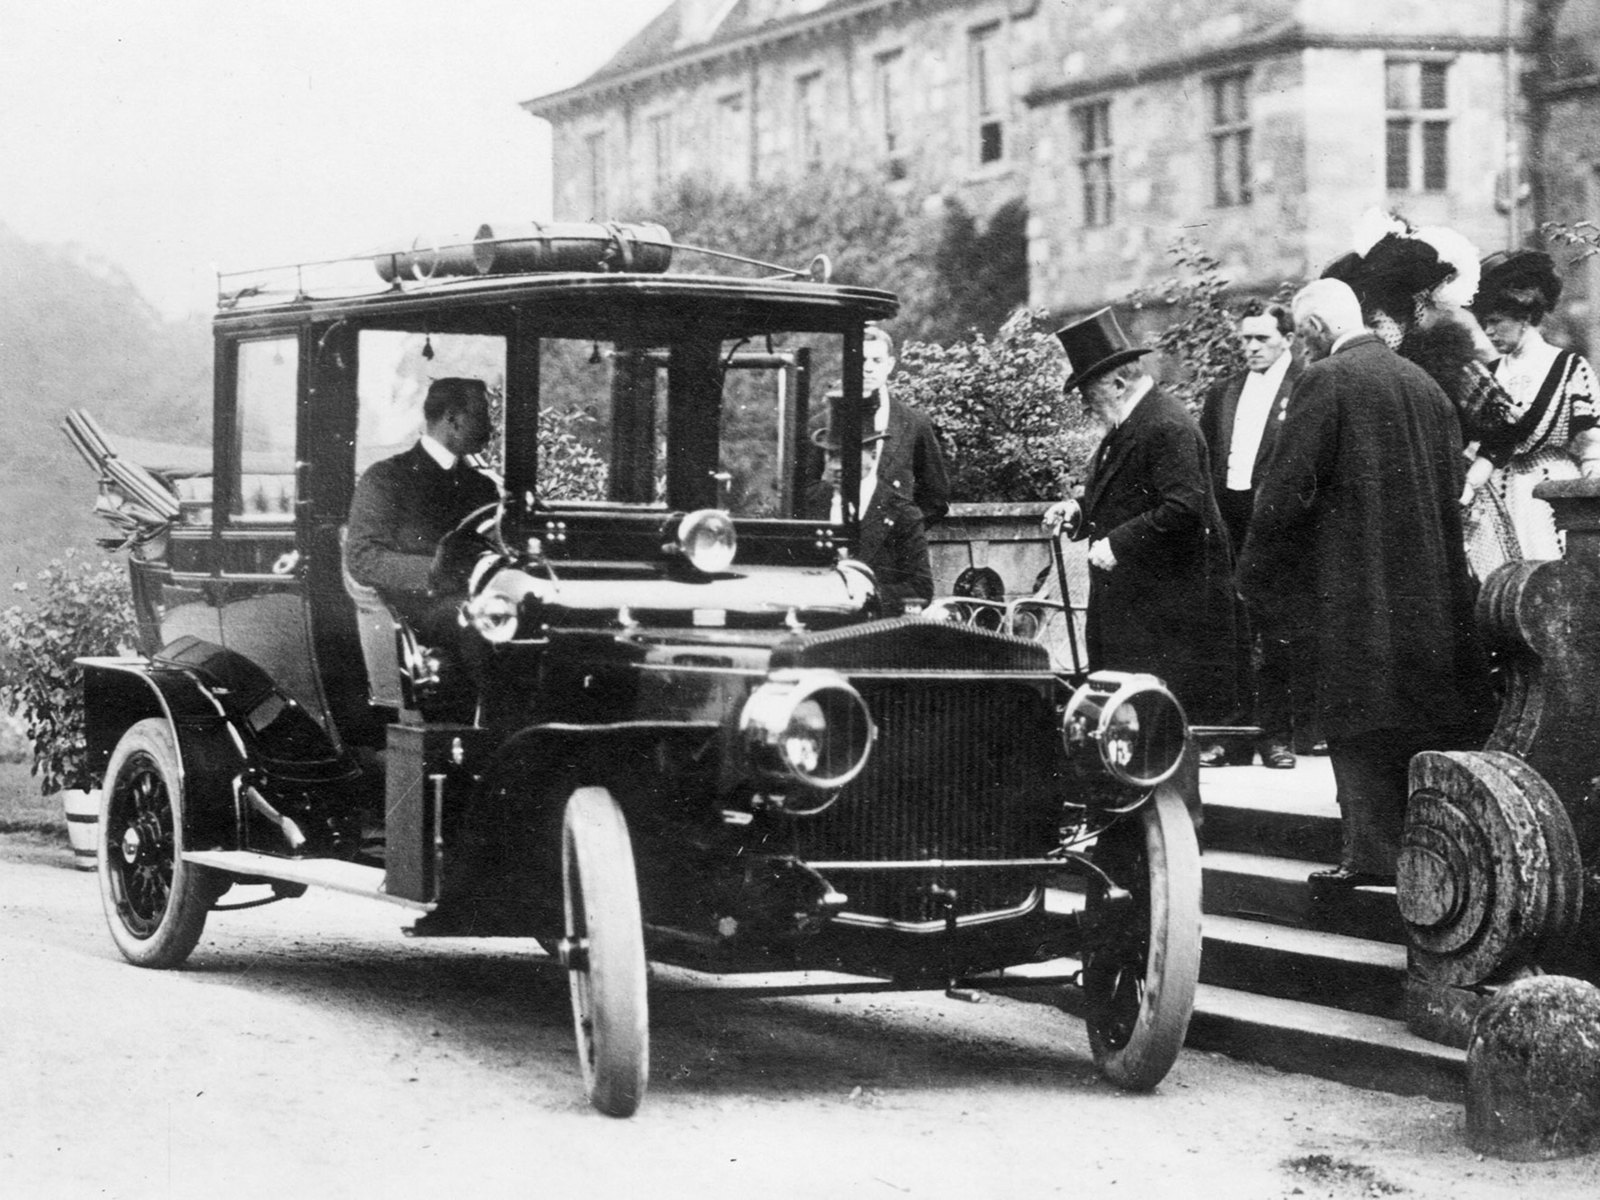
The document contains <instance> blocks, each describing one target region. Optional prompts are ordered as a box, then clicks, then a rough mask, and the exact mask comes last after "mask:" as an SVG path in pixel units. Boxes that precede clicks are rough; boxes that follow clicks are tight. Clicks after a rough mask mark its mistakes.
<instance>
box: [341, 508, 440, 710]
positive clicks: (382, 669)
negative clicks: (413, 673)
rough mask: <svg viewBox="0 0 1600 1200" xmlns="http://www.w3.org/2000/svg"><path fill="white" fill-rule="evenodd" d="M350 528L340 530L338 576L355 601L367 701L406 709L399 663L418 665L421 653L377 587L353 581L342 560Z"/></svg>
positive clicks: (347, 567) (406, 627)
mask: <svg viewBox="0 0 1600 1200" xmlns="http://www.w3.org/2000/svg"><path fill="white" fill-rule="evenodd" d="M348 536H349V529H348V528H347V527H346V526H343V525H341V526H340V527H339V577H340V579H342V580H343V581H344V590H345V594H346V595H348V596H349V597H350V599H352V600H354V601H355V605H356V624H357V626H358V627H359V628H360V631H361V657H362V660H363V661H364V662H365V663H366V666H367V700H368V703H370V704H372V705H373V706H374V707H378V708H393V709H401V710H403V709H406V708H409V707H410V705H408V704H407V703H406V696H405V690H404V688H403V685H402V682H401V665H400V664H401V662H402V661H404V662H406V663H407V664H412V663H417V662H419V661H421V659H422V650H421V648H420V647H419V646H418V644H417V638H416V635H415V634H414V633H412V632H411V627H410V626H409V625H407V624H406V623H405V622H404V621H402V620H400V619H399V618H398V617H396V616H395V615H394V610H393V609H391V608H390V607H389V606H388V604H386V603H385V602H384V599H383V597H382V596H380V595H378V592H377V589H376V588H370V587H368V586H367V585H366V584H364V583H358V582H356V578H355V576H354V575H352V574H350V568H349V566H348V565H347V563H346V560H345V553H344V547H345V540H346V538H347V537H348Z"/></svg>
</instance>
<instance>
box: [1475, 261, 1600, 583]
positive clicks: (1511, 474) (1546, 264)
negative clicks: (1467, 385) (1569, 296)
mask: <svg viewBox="0 0 1600 1200" xmlns="http://www.w3.org/2000/svg"><path fill="white" fill-rule="evenodd" d="M1482 276H1483V278H1482V282H1481V283H1480V284H1479V287H1478V296H1477V299H1476V300H1475V301H1474V302H1473V305H1472V308H1473V312H1474V313H1475V314H1476V315H1477V317H1478V319H1479V320H1480V321H1481V322H1482V324H1483V328H1484V331H1485V332H1486V333H1487V334H1488V336H1489V340H1490V342H1492V343H1493V344H1494V347H1495V349H1496V350H1497V351H1499V352H1500V355H1501V357H1500V359H1499V360H1498V361H1497V362H1495V363H1494V365H1493V368H1492V369H1493V372H1494V377H1495V379H1496V381H1497V382H1498V383H1499V384H1500V385H1501V386H1502V387H1503V388H1505V390H1506V392H1507V393H1508V394H1509V395H1510V397H1511V399H1512V401H1513V404H1514V407H1515V411H1516V412H1517V413H1518V414H1519V415H1518V418H1517V420H1516V422H1515V424H1514V425H1513V426H1512V436H1511V439H1510V441H1511V445H1510V453H1509V455H1508V456H1507V459H1506V461H1505V463H1504V464H1503V465H1502V466H1501V467H1500V469H1499V470H1497V471H1495V473H1494V474H1493V476H1491V477H1490V479H1489V480H1488V485H1489V487H1490V488H1491V489H1493V492H1494V493H1495V494H1496V496H1497V497H1498V499H1499V500H1501V501H1503V502H1504V504H1505V507H1506V510H1507V512H1508V513H1509V514H1510V518H1511V526H1512V530H1513V532H1514V533H1515V536H1516V540H1517V544H1518V547H1519V550H1520V556H1521V557H1523V558H1540V559H1543V558H1559V557H1561V542H1560V539H1559V537H1558V536H1557V532H1556V527H1555V521H1554V519H1553V516H1552V513H1551V510H1550V506H1549V505H1548V504H1546V503H1545V502H1544V501H1543V500H1539V499H1536V498H1535V497H1534V495H1533V489H1534V487H1535V486H1536V485H1537V484H1539V483H1542V482H1543V481H1544V480H1546V479H1573V478H1576V477H1577V476H1578V475H1579V474H1580V473H1581V474H1584V475H1600V429H1597V428H1596V426H1597V424H1600V421H1597V412H1596V406H1597V403H1600V389H1597V387H1596V383H1595V374H1594V371H1593V370H1592V369H1591V368H1590V366H1589V364H1588V363H1587V362H1586V361H1585V360H1584V359H1583V357H1582V356H1581V355H1578V354H1574V353H1573V352H1572V351H1571V350H1563V349H1560V348H1559V347H1556V346H1552V345H1551V344H1550V343H1549V342H1547V341H1545V339H1544V336H1543V335H1542V334H1541V333H1540V332H1539V323H1540V322H1541V321H1542V320H1544V317H1545V315H1546V314H1547V313H1548V312H1549V311H1550V310H1551V309H1552V308H1554V307H1555V304H1556V301H1557V300H1559V299H1560V297H1561V277H1560V276H1559V275H1557V274H1556V270H1555V263H1554V262H1553V261H1552V260H1551V258H1550V256H1549V255H1548V254H1546V253H1544V252H1543V251H1541V250H1512V251H1510V252H1505V251H1502V252H1499V253H1496V254H1491V255H1490V256H1489V257H1488V258H1486V259H1484V260H1483V264H1482Z"/></svg>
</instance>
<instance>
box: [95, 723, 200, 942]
mask: <svg viewBox="0 0 1600 1200" xmlns="http://www.w3.org/2000/svg"><path fill="white" fill-rule="evenodd" d="M97 852H98V857H99V868H100V900H101V903H102V905H103V906H104V908H105V913H106V924H107V925H109V926H110V927H111V940H112V941H114V942H115V943H116V944H117V949H118V950H120V951H122V955H123V957H124V958H126V959H127V960H128V961H129V962H131V963H133V964H134V965H135V966H140V967H158V968H164V967H176V966H181V965H182V964H183V962H184V960H185V959H187V958H188V957H189V953H190V951H192V950H193V949H194V948H195V944H196V943H197V942H199V940H200V934H201V932H202V931H203V930H204V929H205V924H206V914H207V913H208V912H210V910H211V906H212V904H214V903H215V902H216V900H217V897H219V896H220V895H222V893H223V892H224V891H226V890H227V887H228V877H227V876H226V875H224V874H222V873H221V872H218V871H214V870H211V869H210V868H208V867H198V866H195V865H193V864H192V863H186V862H184V861H183V770H182V765H181V761H180V759H179V757H178V746H177V741H176V739H175V738H174V737H173V733H172V727H171V726H170V725H169V724H168V723H167V722H166V721H163V720H161V719H159V718H154V717H152V718H148V719H146V720H143V721H140V722H138V723H137V724H136V725H134V726H133V727H132V728H131V729H129V730H128V732H127V733H125V734H123V735H122V740H121V741H119V742H118V743H117V747H116V749H115V750H113V751H112V752H111V761H110V762H109V763H108V764H107V766H106V776H105V785H104V787H102V788H101V790H100V831H99V845H98V847H97Z"/></svg>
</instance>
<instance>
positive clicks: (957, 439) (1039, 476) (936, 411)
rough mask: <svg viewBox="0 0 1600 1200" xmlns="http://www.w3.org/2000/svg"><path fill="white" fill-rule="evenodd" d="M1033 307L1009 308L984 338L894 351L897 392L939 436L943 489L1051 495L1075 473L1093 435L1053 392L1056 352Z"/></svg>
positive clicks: (1002, 496)
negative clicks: (946, 478)
mask: <svg viewBox="0 0 1600 1200" xmlns="http://www.w3.org/2000/svg"><path fill="white" fill-rule="evenodd" d="M1048 330H1049V324H1048V322H1047V321H1046V320H1045V314H1044V313H1043V312H1028V311H1026V310H1024V311H1021V312H1018V313H1017V314H1015V315H1014V316H1012V317H1011V318H1010V319H1009V320H1007V321H1006V322H1005V324H1003V325H1002V326H1001V327H1000V331H999V332H998V333H997V334H996V335H995V336H994V337H993V338H989V337H986V336H984V335H983V334H982V333H974V334H973V335H972V336H971V337H970V338H968V339H967V340H965V341H961V342H956V343H954V344H953V345H949V346H939V345H935V344H933V343H931V342H910V343H908V344H907V345H906V346H904V347H903V348H902V350H901V352H900V370H899V371H898V372H897V373H896V375H895V381H894V390H895V395H896V397H897V398H899V399H902V400H905V401H906V402H908V403H910V404H913V405H915V406H917V407H918V408H921V409H923V410H925V411H926V412H927V413H928V415H929V416H930V417H932V418H933V421H934V424H935V425H937V426H938V427H939V431H940V433H941V434H942V435H943V437H944V441H945V449H946V458H947V460H948V463H949V467H950V488H951V498H952V499H954V500H961V501H974V500H977V501H983V500H988V501H1025V500H1059V499H1060V498H1061V497H1062V496H1064V495H1067V494H1068V492H1069V489H1070V488H1071V487H1073V486H1074V485H1076V484H1078V483H1080V482H1082V478H1083V474H1084V467H1085V464H1086V463H1087V461H1088V457H1089V454H1090V453H1091V451H1092V450H1093V449H1094V446H1095V444H1096V442H1097V441H1098V439H1099V431H1098V429H1097V428H1096V427H1095V426H1094V425H1093V424H1092V423H1091V422H1090V420H1089V418H1088V416H1087V414H1086V413H1085V412H1084V410H1083V408H1082V406H1081V405H1079V404H1076V403H1074V402H1072V401H1071V400H1069V399H1067V398H1066V397H1063V396H1062V394H1061V384H1062V381H1063V379H1064V378H1065V365H1066V364H1065V359H1064V358H1063V356H1062V354H1061V347H1060V345H1059V343H1057V341H1056V339H1055V338H1054V337H1053V336H1051V334H1050V333H1049V332H1048Z"/></svg>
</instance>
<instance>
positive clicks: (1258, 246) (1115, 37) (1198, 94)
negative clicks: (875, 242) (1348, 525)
mask: <svg viewBox="0 0 1600 1200" xmlns="http://www.w3.org/2000/svg"><path fill="white" fill-rule="evenodd" d="M1594 9H1595V6H1594V5H1593V4H1592V3H1583V4H1577V3H1566V4H1562V3H1560V2H1559V0H1557V2H1555V3H1548V2H1547V3H1533V2H1531V0H1386V2H1385V3H1383V4H1375V3H1372V4H1344V5H1337V4H1329V3H1326V2H1325V0H1122V2H1120V3H1118V2H1116V0H1109V2H1108V0H674V2H673V3H671V4H669V5H668V6H667V7H666V8H665V10H664V11H663V12H662V13H661V15H660V16H659V17H657V18H656V20H654V21H652V22H651V23H650V24H649V25H648V26H647V27H646V28H645V29H644V30H642V31H640V32H639V33H638V34H637V35H636V36H635V37H633V38H632V39H631V40H630V41H629V42H628V43H627V44H626V45H625V46H624V47H623V48H622V50H621V51H619V52H618V54H617V55H616V56H614V57H613V58H612V60H611V61H610V62H608V63H607V64H606V65H605V66H604V67H602V68H601V69H600V70H599V71H597V72H596V73H595V74H594V75H592V76H591V77H590V78H589V79H587V80H585V81H584V82H583V83H581V84H579V85H578V86H576V87H573V88H569V89H567V90H566V91H563V92H558V93H555V94H552V95H547V96H543V97H540V98H538V99H534V100H530V101H527V102H526V103H525V104H524V107H525V108H526V109H527V110H528V111H529V112H530V113H532V114H533V115H535V116H539V117H543V118H545V119H547V120H549V121H550V122H551V124H552V126H553V130H554V139H553V145H554V169H555V170H554V174H555V180H556V196H555V211H556V216H557V218H558V219H583V218H588V217H591V216H604V215H605V214H606V213H608V212H610V211H614V210H622V209H624V208H627V209H631V210H635V211H636V210H637V209H638V208H640V207H642V206H644V205H646V204H647V203H648V198H649V196H650V195H651V194H652V192H653V191H654V190H655V189H656V188H658V187H660V186H662V185H663V184H665V183H667V182H668V181H670V180H671V179H673V178H674V177H676V176H677V175H679V174H681V173H684V172H689V171H704V172H713V173H716V174H717V175H720V176H721V177H722V178H724V179H727V180H729V181H732V182H736V183H741V184H748V183H751V182H753V181H756V180H770V179H775V178H781V177H783V176H784V175H785V174H793V173H797V172H803V171H806V170H809V169H813V168H814V167H815V166H816V165H818V164H822V163H832V162H849V163H851V164H853V165H856V166H858V167H863V166H864V167H870V168H874V169H877V170H880V171H881V172H882V174H883V178H884V180H885V182H886V183H887V184H888V185H890V186H892V187H895V188H902V189H906V190H907V191H908V192H909V193H910V194H911V195H912V196H913V197H919V198H922V199H924V200H927V201H934V202H936V201H937V200H938V199H939V198H941V197H946V196H948V197H954V198H957V199H959V200H960V201H961V202H962V203H963V205H964V206H965V207H966V208H967V209H968V210H969V211H972V212H974V213H976V214H978V216H979V218H980V220H981V219H983V218H984V217H985V216H986V215H987V214H990V213H993V212H994V211H995V210H996V209H997V208H999V207H1000V206H1001V205H1003V204H1005V203H1006V202H1007V201H1011V200H1016V199H1023V200H1025V201H1026V203H1027V207H1028V212H1029V273H1030V277H1029V289H1030V296H1031V300H1032V303H1033V304H1035V305H1036V306H1041V307H1046V308H1050V309H1052V310H1055V311H1057V312H1062V313H1068V312H1078V311H1083V310H1087V309H1090V308H1093V307H1095V306H1097V305H1100V304H1103V303H1106V302H1108V301H1112V300H1115V299H1117V298H1118V297H1120V296H1123V295H1125V294H1126V293H1127V291H1128V290H1129V289H1130V288H1132V287H1134V286H1137V285H1138V284H1140V283H1144V282H1148V281H1150V280H1152V279H1154V278H1159V277H1160V276H1162V275H1165V274H1167V273H1168V272H1169V271H1170V268H1171V264H1170V261H1169V259H1168V257H1167V254H1166V250H1167V247H1168V246H1169V245H1171V244H1172V242H1173V241H1175V240H1176V239H1177V238H1179V237H1182V236H1189V237H1193V238H1195V239H1196V240H1198V241H1199V242H1200V243H1201V244H1203V245H1204V246H1205V247H1206V248H1207V249H1208V250H1210V251H1211V252H1212V253H1213V254H1215V255H1217V257H1218V258H1220V259H1221V260H1222V261H1223V263H1224V267H1225V271H1226V273H1227V274H1228V276H1229V277H1230V278H1231V279H1232V280H1233V282H1234V283H1235V285H1236V286H1238V287H1240V288H1243V289H1248V290H1269V291H1270V290H1271V289H1272V288H1274V287H1275V286H1276V285H1277V284H1278V283H1279V282H1280V281H1282V280H1285V279H1297V278H1303V277H1305V276H1307V275H1310V274H1314V273H1315V272H1316V271H1318V270H1319V269H1320V268H1321V266H1322V265H1323V264H1325V263H1326V262H1328V261H1329V260H1331V259H1333V258H1334V257H1336V256H1337V255H1338V254H1340V253H1342V252H1343V251H1344V250H1345V249H1347V248H1348V245H1349V236H1350V228H1351V225H1352V223H1353V222H1354V220H1355V219H1356V217H1357V216H1358V215H1359V214H1360V213H1361V212H1362V211H1363V210H1364V209H1366V208H1369V207H1373V206H1378V207H1385V208H1394V209H1397V210H1399V211H1401V212H1403V213H1405V214H1406V215H1407V216H1408V217H1410V218H1411V219H1413V220H1414V221H1416V222H1417V223H1419V224H1425V225H1435V224H1445V225H1450V226H1452V227H1454V228H1456V229H1459V230H1460V231H1461V232H1462V233H1464V234H1465V235H1467V236H1468V237H1469V238H1471V239H1472V240H1473V241H1474V242H1476V243H1477V244H1478V245H1479V246H1480V247H1481V248H1482V249H1483V250H1484V252H1488V251H1489V250H1492V249H1497V248H1500V247H1503V246H1505V245H1507V244H1508V243H1509V242H1511V241H1513V240H1520V239H1524V238H1526V236H1527V235H1528V234H1529V233H1530V232H1531V231H1532V230H1533V229H1534V228H1535V227H1536V224H1537V222H1538V221H1539V220H1542V219H1562V220H1566V221H1569V222H1570V221H1576V220H1581V219H1589V220H1594V219H1596V217H1597V215H1600V212H1597V209H1600V199H1597V196H1600V174H1597V169H1600V168H1597V164H1600V149H1597V148H1596V147H1597V143H1600V139H1597V138H1596V136H1595V135H1596V133H1597V124H1600V122H1597V119H1596V112H1597V104H1600V101H1597V96H1596V78H1597V77H1596V75H1595V71H1596V67H1595V61H1596V57H1597V55H1596V53H1595V51H1596V48H1597V46H1600V30H1597V28H1596V25H1597V18H1596V17H1595V15H1594ZM1530 167H1531V168H1533V169H1530ZM1524 185H1526V186H1524ZM1596 269H1597V270H1600V268H1596ZM1574 274H1577V275H1580V276H1581V275H1583V271H1581V270H1580V271H1577V272H1575V273H1574ZM1569 278H1570V277H1569ZM1590 283H1591V281H1590V280H1588V279H1587V278H1584V279H1579V280H1577V281H1576V285H1575V286H1573V288H1572V290H1573V299H1572V313H1571V316H1572V317H1573V318H1575V321H1576V324H1575V328H1574V332H1575V333H1577V334H1578V335H1579V336H1580V339H1581V338H1582V334H1583V333H1585V332H1589V333H1590V337H1589V339H1588V340H1589V341H1591V342H1592V343H1593V344H1600V337H1596V336H1594V332H1595V331H1594V330H1593V326H1594V324H1595V320H1596V314H1595V313H1593V312H1590V311H1589V308H1590V306H1589V305H1588V304H1587V300H1586V297H1587V296H1588V295H1589V294H1590V293H1591V292H1595V291H1596V288H1595V287H1593V286H1589V284H1590Z"/></svg>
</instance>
